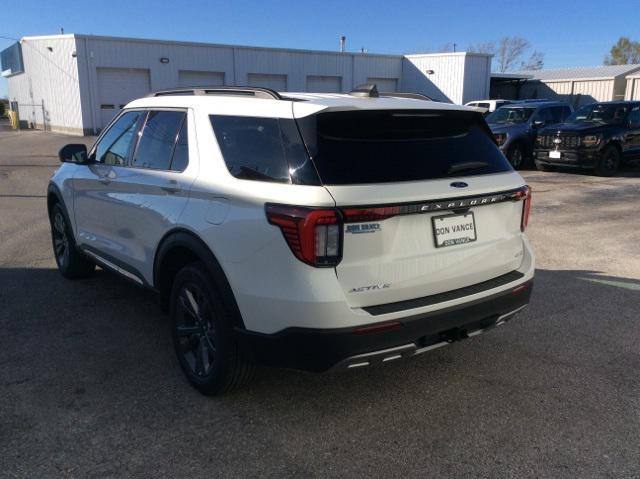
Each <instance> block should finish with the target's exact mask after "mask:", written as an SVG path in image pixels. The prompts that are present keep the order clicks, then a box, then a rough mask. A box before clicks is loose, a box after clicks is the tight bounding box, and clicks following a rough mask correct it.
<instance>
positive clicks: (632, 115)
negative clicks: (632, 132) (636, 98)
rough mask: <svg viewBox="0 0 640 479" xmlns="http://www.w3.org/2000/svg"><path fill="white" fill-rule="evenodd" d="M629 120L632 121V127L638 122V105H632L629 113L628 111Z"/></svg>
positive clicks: (639, 108)
mask: <svg viewBox="0 0 640 479" xmlns="http://www.w3.org/2000/svg"><path fill="white" fill-rule="evenodd" d="M629 122H630V123H632V124H633V125H634V127H635V126H636V125H638V123H640V106H634V107H633V109H632V110H631V113H629Z"/></svg>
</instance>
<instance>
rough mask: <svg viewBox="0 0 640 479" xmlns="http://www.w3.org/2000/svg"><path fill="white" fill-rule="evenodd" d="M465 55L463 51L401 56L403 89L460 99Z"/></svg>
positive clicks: (462, 91)
mask: <svg viewBox="0 0 640 479" xmlns="http://www.w3.org/2000/svg"><path fill="white" fill-rule="evenodd" d="M465 57H466V53H443V54H427V55H407V56H406V57H404V59H403V67H402V82H401V83H402V90H403V91H411V92H416V93H422V94H425V95H427V96H429V97H431V98H433V99H435V100H441V101H450V102H453V103H462V101H463V99H464V70H465Z"/></svg>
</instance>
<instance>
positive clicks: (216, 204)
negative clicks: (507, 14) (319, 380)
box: [48, 86, 534, 394]
mask: <svg viewBox="0 0 640 479" xmlns="http://www.w3.org/2000/svg"><path fill="white" fill-rule="evenodd" d="M60 159H61V161H63V165H62V167H61V168H60V169H58V170H57V171H56V173H55V174H54V175H53V178H52V180H51V183H50V186H49V190H48V208H49V216H50V219H51V226H52V239H53V247H54V253H55V258H56V261H57V263H58V267H59V269H60V271H61V273H62V274H63V276H65V277H67V278H78V277H84V276H87V275H88V274H90V273H91V272H93V270H94V268H95V265H96V264H97V265H99V266H101V267H104V268H106V269H110V270H112V271H115V272H116V273H119V274H120V275H122V276H124V277H125V278H128V279H129V280H131V281H133V282H135V283H137V284H139V285H142V286H144V287H147V288H151V289H153V290H155V291H157V292H158V293H159V297H160V300H161V304H162V307H163V308H164V309H165V311H168V312H169V314H170V317H171V321H172V331H173V338H174V342H175V348H176V353H177V356H178V359H179V362H180V364H181V366H182V368H183V370H184V372H185V373H186V376H187V377H188V379H189V381H190V382H191V383H193V385H195V387H197V388H198V389H199V390H200V391H202V392H204V393H207V394H215V393H220V392H223V391H225V390H228V389H229V388H231V387H233V386H235V385H237V384H239V383H240V382H241V381H243V380H244V379H245V378H246V377H247V376H248V375H249V373H250V372H251V369H252V364H254V363H255V362H258V363H264V364H268V365H274V366H279V367H290V368H295V369H302V370H308V371H318V372H319V371H325V370H328V369H331V368H356V367H363V366H368V365H373V364H375V363H384V362H388V361H392V360H395V359H399V358H402V357H407V356H413V355H415V354H419V353H422V352H424V351H428V350H431V349H434V348H437V347H440V346H443V345H445V344H447V343H449V342H452V341H455V340H457V339H462V338H466V337H468V336H472V335H475V334H477V333H479V332H481V331H483V330H485V329H487V328H490V327H492V326H495V325H499V324H502V323H504V322H505V321H506V320H508V319H510V318H511V317H513V316H514V314H515V313H517V312H518V311H520V310H521V309H522V308H523V307H524V306H525V305H526V304H527V303H528V301H529V296H530V294H531V288H532V284H533V274H534V257H533V254H532V252H531V248H530V246H529V242H528V241H527V238H526V236H525V233H524V230H525V227H526V225H527V220H528V216H529V209H530V205H531V192H530V190H529V188H528V187H527V186H526V185H525V183H524V181H523V179H522V177H520V175H519V174H518V173H516V172H515V171H513V169H512V168H511V166H510V164H509V162H508V161H507V160H506V159H505V158H504V156H503V155H502V154H501V153H500V150H499V149H498V147H497V146H496V144H495V142H494V140H493V136H492V134H491V131H490V130H489V128H488V127H487V125H486V123H485V122H484V120H483V118H482V116H481V115H480V114H479V113H477V112H475V111H473V110H470V109H469V108H465V107H461V106H454V105H449V104H443V103H433V102H430V101H424V100H419V99H412V98H402V97H401V95H399V94H394V96H393V97H391V96H387V97H385V96H383V95H378V93H377V91H376V89H375V87H371V86H369V87H367V88H360V89H359V90H357V91H354V92H352V93H351V94H344V95H334V94H307V93H304V94H303V93H300V94H295V93H286V94H285V93H282V94H278V93H276V92H274V91H271V90H267V89H260V88H231V87H227V88H224V87H223V88H214V89H195V90H175V91H164V92H158V93H156V94H153V95H151V96H149V97H146V98H142V99H139V100H135V101H133V102H131V103H130V104H128V105H127V106H126V108H125V109H124V110H123V111H122V112H121V113H120V114H119V115H118V116H117V117H116V118H115V119H114V120H113V122H112V123H111V125H110V126H109V127H108V128H106V129H105V131H104V132H103V133H102V135H101V136H100V137H99V138H98V140H97V142H96V143H95V145H94V146H93V147H92V148H91V149H90V150H89V152H87V150H86V147H84V145H67V146H65V147H64V148H62V149H61V150H60Z"/></svg>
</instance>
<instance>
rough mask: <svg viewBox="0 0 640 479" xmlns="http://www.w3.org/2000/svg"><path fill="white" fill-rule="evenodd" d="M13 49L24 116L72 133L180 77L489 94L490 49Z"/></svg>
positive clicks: (101, 40) (141, 43)
mask: <svg viewBox="0 0 640 479" xmlns="http://www.w3.org/2000/svg"><path fill="white" fill-rule="evenodd" d="M10 49H11V51H8V50H9V49H7V50H5V51H4V52H2V53H3V55H2V63H3V65H2V70H3V72H2V74H3V76H5V77H7V80H8V90H9V101H10V103H11V105H12V108H13V109H14V110H17V111H18V114H19V117H20V120H21V122H23V123H24V124H26V125H27V126H29V127H35V128H40V129H46V130H51V131H58V132H63V133H70V134H79V135H82V134H94V133H96V132H98V131H100V130H101V129H102V128H104V126H105V125H106V124H107V123H108V122H109V121H110V120H111V118H113V116H114V115H115V114H116V113H117V112H118V111H119V110H120V109H121V108H122V107H123V106H124V105H125V104H126V103H128V102H129V101H130V100H132V99H134V98H137V97H140V96H144V95H146V94H147V93H149V92H150V91H154V90H160V89H164V88H174V87H177V86H216V85H231V86H233V85H245V86H263V87H268V88H272V89H274V90H278V91H315V92H348V91H350V90H352V89H353V88H354V87H356V86H357V85H360V84H363V83H375V84H377V86H378V90H379V91H383V92H393V91H409V92H417V93H422V94H425V95H427V96H429V97H431V98H433V99H436V100H439V101H447V102H453V103H465V102H467V101H470V100H474V99H478V98H487V97H488V95H489V84H490V73H491V55H487V54H475V53H474V54H472V53H466V52H458V53H440V54H419V55H406V56H405V55H378V54H369V53H347V52H344V53H342V52H328V51H310V50H294V49H277V48H261V47H246V46H232V45H214V44H204V43H192V42H175V41H162V40H143V39H132V38H119V37H101V36H92V35H78V34H66V35H52V36H38V37H24V38H22V40H20V42H19V43H16V44H14V45H12V46H11V47H10ZM5 52H6V54H5ZM18 57H19V58H18ZM5 63H6V64H5Z"/></svg>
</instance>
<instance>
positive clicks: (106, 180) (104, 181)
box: [98, 176, 111, 185]
mask: <svg viewBox="0 0 640 479" xmlns="http://www.w3.org/2000/svg"><path fill="white" fill-rule="evenodd" d="M98 181H99V182H100V183H102V184H103V185H108V184H109V183H111V179H110V178H107V177H106V176H101V177H100V178H99V179H98Z"/></svg>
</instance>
